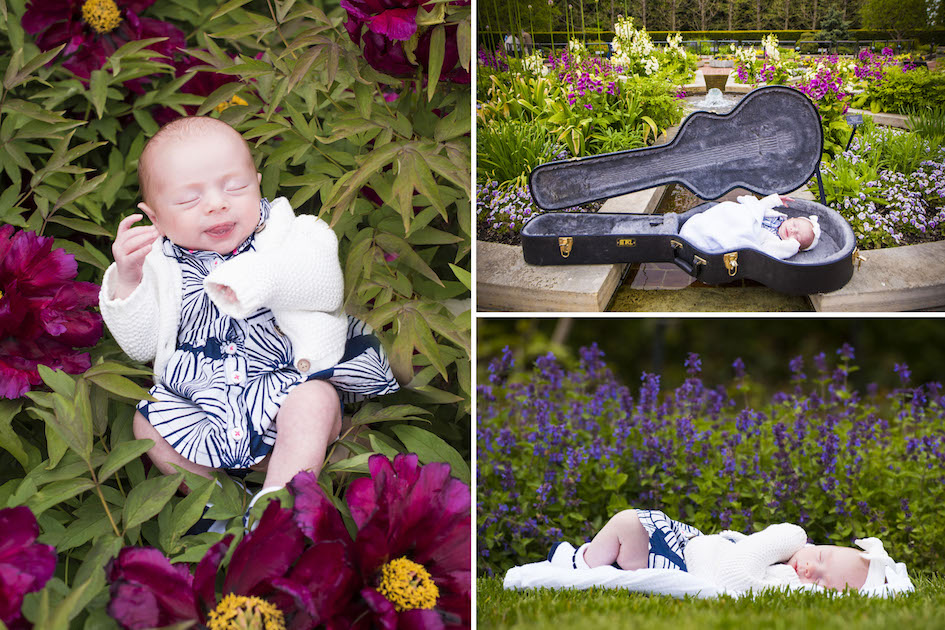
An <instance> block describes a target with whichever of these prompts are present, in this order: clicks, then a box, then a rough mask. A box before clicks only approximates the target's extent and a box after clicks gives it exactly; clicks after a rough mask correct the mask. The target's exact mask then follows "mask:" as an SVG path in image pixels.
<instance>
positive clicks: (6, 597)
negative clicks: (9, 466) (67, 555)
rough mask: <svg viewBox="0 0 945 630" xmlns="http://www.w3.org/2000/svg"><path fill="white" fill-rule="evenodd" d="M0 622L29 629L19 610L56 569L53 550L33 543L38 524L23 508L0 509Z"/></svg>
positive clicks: (11, 629)
mask: <svg viewBox="0 0 945 630" xmlns="http://www.w3.org/2000/svg"><path fill="white" fill-rule="evenodd" d="M0 532H3V535H2V536H0V621H3V623H4V624H6V626H7V627H8V628H10V630H14V629H16V630H19V629H20V628H24V629H25V628H29V627H30V624H29V623H28V622H27V621H26V620H25V619H23V617H22V615H21V613H20V607H21V606H22V605H23V596H24V595H26V594H27V593H32V592H34V591H38V590H40V589H41V588H43V586H45V584H46V582H48V581H49V578H51V577H52V575H53V571H55V569H56V550H55V549H53V548H52V547H50V546H49V545H40V544H38V543H37V542H36V538H37V537H38V536H39V524H38V523H37V522H36V517H35V516H33V512H31V511H30V509H29V508H28V507H26V506H23V505H21V506H19V507H14V508H5V509H2V510H0Z"/></svg>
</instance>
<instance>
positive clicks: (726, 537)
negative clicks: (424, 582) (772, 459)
mask: <svg viewBox="0 0 945 630" xmlns="http://www.w3.org/2000/svg"><path fill="white" fill-rule="evenodd" d="M855 543H856V544H857V545H858V546H859V547H860V549H862V551H860V550H859V549H854V548H852V547H838V546H834V545H808V544H807V534H806V533H805V532H804V530H803V529H802V528H801V527H799V526H797V525H792V524H790V523H781V524H777V525H771V526H769V527H767V528H766V529H764V530H762V531H760V532H757V533H754V534H752V535H750V536H746V535H744V534H741V533H738V532H729V531H725V532H722V533H721V534H715V535H706V534H703V533H702V532H700V531H699V530H698V529H696V528H694V527H692V526H690V525H687V524H685V523H680V522H678V521H674V520H672V519H671V518H669V517H667V516H666V514H664V513H663V512H661V511H659V510H624V511H623V512H620V513H618V514H617V515H615V516H614V517H613V518H611V519H610V521H608V522H607V524H606V525H604V527H603V528H601V530H600V531H599V532H598V533H597V535H596V536H595V537H594V539H593V540H592V541H591V542H589V543H585V544H583V545H581V546H580V547H578V548H577V549H574V548H573V547H571V546H570V545H561V544H560V543H559V544H557V545H555V546H554V547H553V548H552V550H551V552H550V553H549V555H548V560H549V561H550V562H551V564H552V565H553V566H556V567H562V568H573V569H592V568H595V567H600V566H608V565H611V566H614V567H616V568H618V569H623V570H630V571H632V570H636V569H647V568H650V569H654V568H655V569H676V570H679V571H685V572H688V573H691V574H692V575H695V576H698V577H701V578H703V579H705V580H707V581H708V582H711V583H713V584H717V585H718V586H720V587H721V588H723V589H724V590H725V591H728V592H745V591H748V590H761V589H765V588H771V587H775V588H778V587H788V588H802V587H804V586H805V585H809V587H810V588H813V589H818V588H819V589H831V590H838V591H842V590H845V589H852V590H855V591H859V592H860V593H862V594H865V595H875V596H886V595H889V594H894V593H900V592H908V591H912V590H914V589H913V586H912V582H911V581H910V580H909V576H908V573H907V572H906V567H905V565H904V564H903V563H896V562H894V561H893V560H892V558H890V557H889V554H887V553H886V551H885V550H884V549H883V543H882V542H881V541H880V540H878V539H876V538H866V539H857V540H856V541H855Z"/></svg>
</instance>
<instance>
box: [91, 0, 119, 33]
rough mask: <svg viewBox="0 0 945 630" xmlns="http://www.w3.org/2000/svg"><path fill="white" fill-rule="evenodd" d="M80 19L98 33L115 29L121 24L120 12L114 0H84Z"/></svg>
mask: <svg viewBox="0 0 945 630" xmlns="http://www.w3.org/2000/svg"><path fill="white" fill-rule="evenodd" d="M82 19H83V20H85V22H86V24H88V25H89V26H91V27H92V28H93V29H95V31H96V32H99V33H107V32H108V31H113V30H115V29H116V28H117V27H118V25H119V24H121V13H119V11H118V5H116V4H115V0H85V2H84V3H83V4H82Z"/></svg>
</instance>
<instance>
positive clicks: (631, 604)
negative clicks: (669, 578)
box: [476, 576, 945, 630]
mask: <svg viewBox="0 0 945 630" xmlns="http://www.w3.org/2000/svg"><path fill="white" fill-rule="evenodd" d="M912 582H913V584H915V587H916V592H915V593H912V594H910V595H908V596H904V597H897V598H895V599H870V598H866V597H862V596H860V595H843V596H839V595H836V594H833V595H830V594H817V593H802V592H795V593H789V594H784V593H765V594H762V595H759V596H752V597H744V598H741V599H738V600H735V599H731V598H727V597H725V598H720V599H717V600H706V599H684V600H680V599H674V598H672V597H668V596H647V595H641V594H637V593H627V592H626V591H621V590H617V589H593V590H587V591H566V590H559V591H554V590H549V589H539V590H525V591H506V590H504V589H503V588H502V580H501V578H480V579H479V580H477V587H478V590H477V595H476V610H477V613H476V614H477V627H478V628H479V629H480V630H492V629H501V628H510V629H511V628H515V629H516V630H524V629H529V630H531V629H535V630H538V629H542V630H545V629H547V630H565V629H570V628H594V629H604V628H606V629H608V630H609V629H611V628H634V629H638V630H664V629H665V630H697V629H698V630H704V629H709V628H720V629H725V630H730V629H733V628H746V629H749V630H768V629H772V630H778V629H784V630H803V629H805V628H809V629H811V630H831V629H834V628H835V629H837V630H848V629H850V628H856V629H857V630H861V629H869V628H897V629H899V630H912V629H913V628H923V629H924V628H945V578H942V577H928V576H912Z"/></svg>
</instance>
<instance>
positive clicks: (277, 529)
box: [223, 500, 304, 595]
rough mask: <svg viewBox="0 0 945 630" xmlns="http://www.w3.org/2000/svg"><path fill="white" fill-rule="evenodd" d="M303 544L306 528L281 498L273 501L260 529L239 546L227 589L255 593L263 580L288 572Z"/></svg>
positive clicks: (244, 539)
mask: <svg viewBox="0 0 945 630" xmlns="http://www.w3.org/2000/svg"><path fill="white" fill-rule="evenodd" d="M303 548H304V538H303V536H302V531H301V530H300V529H299V528H298V526H297V525H296V524H295V522H294V521H293V520H292V512H291V511H290V510H285V509H283V508H282V507H281V504H280V502H279V501H278V500H275V501H271V502H270V503H269V505H267V506H266V511H265V512H263V515H262V518H260V519H259V524H258V525H257V526H256V529H255V530H254V531H253V532H252V533H250V534H247V535H246V537H245V538H243V540H241V541H240V542H239V544H238V545H237V546H236V550H235V551H234V552H233V557H232V559H231V560H230V565H229V567H228V568H227V572H226V580H225V581H224V583H223V592H224V593H238V594H241V595H253V594H255V592H254V591H255V589H256V588H257V587H258V586H259V585H260V584H261V583H262V582H264V581H266V580H271V579H273V578H277V577H282V576H284V575H285V573H286V571H287V570H288V568H289V567H290V566H292V563H293V562H295V560H296V559H297V558H298V557H299V554H301V553H302V549H303Z"/></svg>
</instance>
